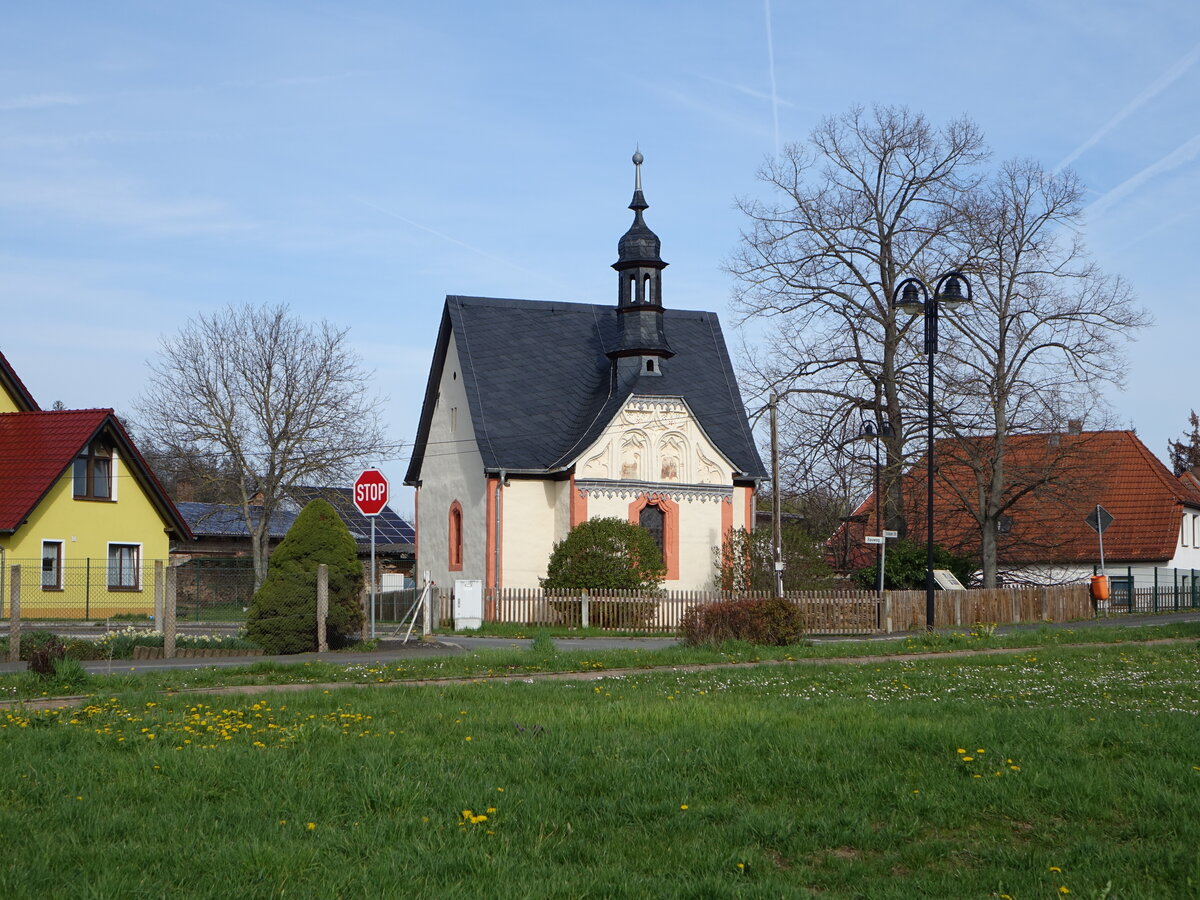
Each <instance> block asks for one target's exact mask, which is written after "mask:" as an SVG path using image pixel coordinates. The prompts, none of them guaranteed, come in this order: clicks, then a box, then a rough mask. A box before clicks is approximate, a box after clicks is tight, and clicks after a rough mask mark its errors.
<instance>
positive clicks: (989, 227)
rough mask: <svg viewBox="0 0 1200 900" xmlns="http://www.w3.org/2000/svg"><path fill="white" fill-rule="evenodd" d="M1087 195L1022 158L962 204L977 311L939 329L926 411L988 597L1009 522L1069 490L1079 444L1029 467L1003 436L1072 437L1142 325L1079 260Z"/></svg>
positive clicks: (1067, 175) (1117, 290)
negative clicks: (956, 474)
mask: <svg viewBox="0 0 1200 900" xmlns="http://www.w3.org/2000/svg"><path fill="white" fill-rule="evenodd" d="M1083 197H1084V187H1083V185H1082V184H1081V183H1080V181H1079V179H1078V178H1077V177H1076V176H1075V175H1074V174H1073V173H1071V172H1069V171H1067V172H1062V173H1058V174H1051V173H1048V172H1046V171H1045V170H1044V169H1043V168H1042V167H1041V165H1039V164H1038V163H1036V162H1033V161H1031V160H1016V161H1010V162H1007V163H1005V164H1003V165H1002V166H1001V167H1000V168H999V170H998V171H997V172H996V173H995V175H994V176H993V177H992V178H991V179H990V180H989V181H988V182H987V183H986V184H985V185H982V186H981V187H980V188H979V189H977V190H975V191H972V192H970V193H969V194H964V195H963V196H962V198H961V201H962V207H961V209H962V213H963V214H962V215H961V216H960V217H959V218H958V227H959V228H960V229H961V231H960V232H959V235H960V238H961V241H962V244H961V250H960V254H961V258H963V259H964V260H969V262H968V263H967V264H966V265H965V266H964V267H965V268H967V270H968V271H969V272H970V273H971V276H972V279H973V282H974V287H975V291H974V300H975V302H974V303H973V304H972V305H971V307H969V308H964V309H963V310H961V314H957V313H956V314H954V315H950V316H947V317H946V318H945V320H944V321H945V326H946V327H945V328H944V329H943V333H944V334H945V337H946V338H947V339H946V340H945V342H944V344H945V346H944V347H943V350H944V352H943V353H942V354H940V355H939V357H938V367H939V374H940V385H941V388H942V391H943V393H942V395H941V397H940V398H939V402H938V409H937V411H936V412H935V415H936V416H937V419H936V422H937V425H938V427H939V429H940V431H941V432H942V433H943V434H944V435H947V436H949V437H952V438H956V440H951V441H946V442H945V451H944V452H949V453H950V454H952V455H953V461H954V462H955V463H957V464H960V465H963V466H966V467H967V468H968V469H969V470H970V471H971V473H972V475H973V478H972V479H969V480H965V479H955V480H944V485H943V487H945V488H946V489H948V490H953V491H955V492H956V493H958V494H959V502H960V504H961V506H962V509H963V510H965V511H966V512H968V513H969V514H970V516H971V517H972V518H973V519H974V521H975V523H976V524H977V526H978V528H979V535H980V544H979V549H980V556H981V565H982V570H983V583H984V587H994V586H995V584H996V575H997V571H998V559H997V546H998V541H997V538H998V535H999V529H1000V525H1001V522H1002V520H1003V519H1004V518H1005V516H1006V513H1007V511H1008V510H1009V509H1010V508H1011V507H1012V506H1013V505H1014V504H1016V503H1019V501H1020V500H1021V498H1022V497H1023V496H1024V495H1025V494H1026V493H1028V492H1029V491H1032V490H1036V489H1039V488H1046V489H1050V488H1053V489H1054V490H1058V491H1062V492H1065V493H1066V494H1069V493H1070V488H1071V483H1072V477H1071V473H1072V471H1073V470H1075V469H1077V468H1078V466H1077V465H1074V464H1073V459H1074V457H1076V456H1078V454H1079V453H1080V452H1081V446H1080V441H1079V440H1078V439H1076V440H1072V441H1066V442H1061V443H1056V444H1047V446H1048V447H1051V448H1054V447H1057V448H1059V450H1058V452H1049V453H1048V454H1044V455H1042V456H1039V458H1037V459H1035V460H1024V461H1023V462H1018V461H1014V462H1013V463H1012V464H1009V463H1008V460H1009V453H1008V441H1009V437H1010V436H1011V435H1021V434H1034V433H1039V432H1043V433H1045V432H1055V431H1066V430H1078V428H1079V425H1078V424H1077V425H1076V427H1075V428H1074V429H1071V428H1069V427H1068V426H1069V420H1070V419H1075V420H1076V422H1077V423H1082V421H1083V420H1084V418H1085V417H1091V418H1095V417H1096V416H1098V415H1100V414H1101V413H1102V410H1103V404H1102V401H1101V400H1100V396H1101V395H1100V390H1101V388H1102V387H1103V386H1105V385H1109V384H1118V385H1119V384H1120V383H1121V382H1122V379H1123V377H1124V373H1125V354H1124V347H1123V345H1124V343H1125V342H1126V341H1127V340H1129V339H1130V336H1131V335H1132V333H1133V332H1135V331H1136V330H1137V329H1138V328H1141V327H1143V326H1144V325H1146V324H1147V322H1148V316H1147V314H1146V312H1145V311H1144V310H1143V309H1141V308H1140V307H1139V306H1138V305H1137V304H1136V302H1135V301H1134V298H1133V295H1132V292H1131V291H1130V289H1129V286H1128V285H1127V284H1126V283H1125V282H1124V281H1123V280H1122V279H1121V278H1119V277H1114V276H1111V275H1107V274H1105V273H1104V272H1102V271H1101V270H1100V269H1099V268H1098V267H1097V266H1096V264H1095V263H1094V262H1093V261H1092V260H1091V259H1090V258H1089V257H1088V254H1087V251H1086V249H1085V247H1084V244H1083V241H1082V239H1081V238H1080V236H1079V233H1078V226H1079V224H1080V218H1081V211H1082V201H1083Z"/></svg>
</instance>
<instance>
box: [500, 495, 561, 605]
mask: <svg viewBox="0 0 1200 900" xmlns="http://www.w3.org/2000/svg"><path fill="white" fill-rule="evenodd" d="M567 484H568V482H564V481H549V480H544V479H518V478H512V479H510V480H509V483H508V485H507V486H506V487H505V488H504V513H503V514H504V527H503V529H502V533H501V541H500V543H501V548H502V549H501V572H500V583H501V586H502V587H506V588H535V587H538V585H539V583H540V579H542V578H545V577H546V564H547V563H548V562H549V561H550V554H551V553H552V552H553V551H554V542H555V540H556V538H555V535H556V533H557V525H558V518H559V507H560V504H561V498H560V495H561V494H563V493H564V492H563V490H562V488H563V486H564V485H567Z"/></svg>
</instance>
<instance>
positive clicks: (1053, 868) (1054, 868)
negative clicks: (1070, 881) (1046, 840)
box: [1050, 866, 1062, 872]
mask: <svg viewBox="0 0 1200 900" xmlns="http://www.w3.org/2000/svg"><path fill="white" fill-rule="evenodd" d="M1050 871H1051V872H1061V871H1062V869H1060V868H1059V867H1058V866H1051V867H1050Z"/></svg>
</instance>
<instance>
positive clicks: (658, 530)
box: [638, 503, 666, 559]
mask: <svg viewBox="0 0 1200 900" xmlns="http://www.w3.org/2000/svg"><path fill="white" fill-rule="evenodd" d="M665 522H666V516H664V515H663V511H662V507H661V506H658V505H657V504H654V503H648V504H646V505H645V506H643V507H642V510H641V512H639V513H638V524H639V525H641V526H642V527H643V528H645V529H646V530H647V531H648V532H650V537H652V538H654V543H656V544H658V552H659V553H663V525H664V524H665ZM665 558H666V557H665V555H664V559H665Z"/></svg>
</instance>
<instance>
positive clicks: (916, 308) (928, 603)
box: [892, 271, 971, 631]
mask: <svg viewBox="0 0 1200 900" xmlns="http://www.w3.org/2000/svg"><path fill="white" fill-rule="evenodd" d="M964 284H965V285H966V286H967V295H966V296H965V297H964V296H963V292H962V286H963V285H964ZM970 302H971V283H970V282H969V281H967V279H966V277H965V276H964V275H963V274H962V272H957V271H955V272H947V273H946V274H945V275H943V276H941V277H940V278H939V279H938V280H937V282H936V283H935V284H934V288H933V295H932V296H930V293H929V286H928V285H927V284H926V283H925V282H924V281H922V280H921V279H920V278H905V279H904V280H903V281H901V282H900V283H899V284H898V285H896V290H895V292H893V294H892V306H894V307H895V308H896V309H902V310H904V311H905V312H907V313H909V314H910V315H914V316H919V315H924V316H925V359H926V361H927V362H928V364H929V383H928V387H927V389H926V399H927V400H928V407H927V410H926V414H927V415H928V421H927V425H928V428H929V434H928V442H929V447H928V451H927V453H926V460H927V461H928V464H929V471H928V473H927V475H926V477H927V479H928V485H927V488H928V494H927V497H926V502H925V517H926V525H927V530H928V535H927V546H926V548H925V628H926V629H927V630H929V631H933V624H934V621H933V620H934V604H933V589H934V582H933V358H934V356H936V355H937V350H938V328H937V326H938V307H939V306H945V307H946V309H954V308H955V307H957V306H960V305H962V304H963V303H970Z"/></svg>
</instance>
